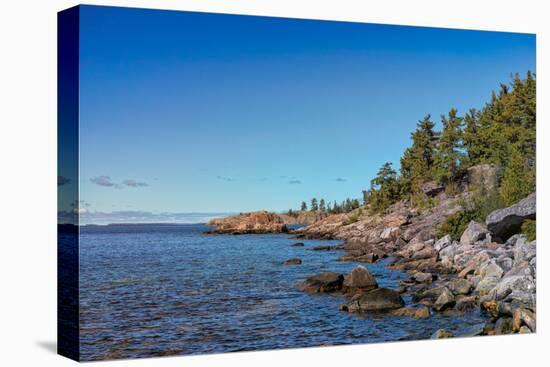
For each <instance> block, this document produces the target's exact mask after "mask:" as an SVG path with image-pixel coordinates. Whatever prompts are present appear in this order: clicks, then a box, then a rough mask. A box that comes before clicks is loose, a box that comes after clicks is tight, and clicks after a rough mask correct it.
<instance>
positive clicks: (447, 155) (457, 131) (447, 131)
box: [434, 108, 464, 185]
mask: <svg viewBox="0 0 550 367" xmlns="http://www.w3.org/2000/svg"><path fill="white" fill-rule="evenodd" d="M463 121H464V119H463V118H462V117H459V116H458V113H457V110H456V109H454V108H452V109H451V110H450V111H449V115H448V116H441V123H442V125H443V131H442V133H441V137H440V138H439V141H438V144H437V151H436V156H435V162H434V163H435V172H434V173H435V178H436V179H437V180H438V181H439V183H442V184H444V185H448V184H450V183H452V182H454V181H455V180H457V179H458V178H459V177H460V175H461V173H462V169H463V160H464V151H463V149H462V144H463V143H462V135H463V132H462V126H463Z"/></svg>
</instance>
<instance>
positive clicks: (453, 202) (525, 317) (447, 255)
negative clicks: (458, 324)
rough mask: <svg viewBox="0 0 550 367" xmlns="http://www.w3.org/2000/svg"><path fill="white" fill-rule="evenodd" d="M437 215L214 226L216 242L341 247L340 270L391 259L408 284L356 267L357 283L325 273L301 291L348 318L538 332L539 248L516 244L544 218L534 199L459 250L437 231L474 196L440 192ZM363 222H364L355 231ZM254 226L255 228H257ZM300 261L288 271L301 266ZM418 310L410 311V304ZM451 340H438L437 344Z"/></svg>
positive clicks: (402, 208)
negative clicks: (437, 316) (388, 317)
mask: <svg viewBox="0 0 550 367" xmlns="http://www.w3.org/2000/svg"><path fill="white" fill-rule="evenodd" d="M433 193H434V195H435V196H437V205H435V206H434V207H433V208H431V209H430V210H428V211H425V212H423V213H421V212H418V211H417V210H415V209H414V208H411V207H410V206H409V205H408V204H407V203H405V202H400V203H397V204H395V205H393V206H392V207H391V208H389V209H388V211H387V212H386V214H385V215H383V216H370V215H367V214H362V213H348V214H334V215H330V216H326V217H324V218H321V219H320V220H317V221H316V222H314V223H313V224H310V225H308V226H307V227H303V228H300V229H297V230H291V229H289V228H288V227H287V225H286V223H285V221H284V220H283V219H282V218H281V217H280V216H278V215H276V214H272V215H270V214H271V213H267V212H259V213H251V214H248V215H245V216H242V215H241V216H239V217H233V218H231V219H227V218H226V219H224V220H221V221H212V222H211V223H212V224H213V225H218V226H219V227H218V228H217V229H215V230H213V231H211V233H231V234H240V233H286V232H289V233H292V234H293V235H294V236H295V237H297V238H306V239H338V240H342V241H343V245H341V246H321V247H323V248H319V250H334V249H342V248H343V249H344V250H345V251H346V255H345V256H342V257H340V259H339V260H340V261H350V262H363V263H373V262H376V261H378V260H379V259H382V258H387V257H391V258H392V261H391V263H390V264H389V265H388V267H390V268H392V269H396V270H401V271H404V272H406V273H407V274H409V279H408V280H405V281H402V282H401V283H400V285H399V287H397V288H395V289H388V288H379V287H378V284H377V282H376V279H374V277H373V276H372V275H371V274H370V272H369V270H368V269H367V268H366V267H364V266H362V265H358V266H357V267H356V268H355V269H354V270H353V271H352V272H351V273H350V274H347V275H344V274H337V273H321V274H318V275H312V276H311V277H309V278H307V279H306V280H305V281H304V282H302V283H301V284H299V288H300V289H301V290H303V291H305V292H309V293H334V292H339V293H341V294H342V295H343V296H344V297H345V300H346V301H345V302H344V303H343V304H342V305H341V307H340V310H341V311H343V312H387V313H389V314H392V315H396V316H410V317H417V318H427V317H430V315H432V314H434V313H442V314H444V315H461V314H464V313H465V312H471V311H473V310H481V312H483V313H484V314H485V315H486V316H487V322H486V323H485V325H480V326H479V327H478V328H477V329H476V330H472V331H471V333H470V334H468V335H501V334H511V333H529V332H535V331H536V241H528V240H527V239H526V237H525V236H524V235H522V234H518V232H519V227H520V225H521V223H522V222H523V221H525V220H527V219H533V218H535V217H536V194H535V193H532V194H531V195H529V196H528V197H526V198H525V199H523V200H521V201H520V202H519V203H517V204H515V205H512V206H510V207H508V208H504V209H499V210H496V211H494V212H492V213H490V214H489V215H488V216H487V218H486V221H485V223H477V222H474V221H472V222H470V223H469V225H468V226H467V228H466V230H465V231H464V232H463V233H462V235H461V236H460V239H459V240H456V241H453V240H452V238H451V236H450V235H444V236H442V237H438V234H437V228H438V226H439V225H440V224H441V223H443V222H444V221H445V219H446V218H448V217H449V216H451V215H453V214H455V213H457V212H458V211H460V210H462V208H461V207H460V202H461V200H463V199H464V198H465V197H466V198H467V195H468V192H467V191H466V190H465V191H464V192H463V193H462V194H461V195H458V196H456V197H453V198H448V197H446V195H445V193H444V192H442V191H440V190H434V191H433ZM353 216H355V217H356V221H354V222H353V223H350V218H351V217H353ZM254 220H256V222H254V223H253V222H252V221H254ZM298 260H299V259H290V260H289V261H288V263H287V264H294V265H299V264H300V263H301V261H298ZM404 295H407V296H410V297H411V299H412V302H413V305H412V306H408V307H405V303H404V301H403V298H402V297H403V296H404ZM452 336H453V335H452V334H451V333H450V332H449V331H447V330H438V331H437V332H436V333H434V335H433V336H432V337H433V338H447V337H452Z"/></svg>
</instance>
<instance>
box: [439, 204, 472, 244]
mask: <svg viewBox="0 0 550 367" xmlns="http://www.w3.org/2000/svg"><path fill="white" fill-rule="evenodd" d="M474 217H475V215H474V214H473V213H471V212H462V211H461V212H458V213H456V214H454V215H451V216H450V217H448V218H447V219H446V220H445V222H443V224H441V225H440V226H439V228H437V237H443V236H445V235H448V234H449V235H451V238H452V239H453V241H458V240H460V236H462V233H463V232H464V230H465V229H466V227H467V226H468V223H470V221H472V220H475V219H474Z"/></svg>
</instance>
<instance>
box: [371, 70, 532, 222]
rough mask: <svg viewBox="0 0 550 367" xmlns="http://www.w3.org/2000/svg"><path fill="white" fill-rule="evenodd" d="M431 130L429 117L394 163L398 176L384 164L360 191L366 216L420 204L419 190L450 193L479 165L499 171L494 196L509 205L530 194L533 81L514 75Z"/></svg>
mask: <svg viewBox="0 0 550 367" xmlns="http://www.w3.org/2000/svg"><path fill="white" fill-rule="evenodd" d="M441 125H442V130H441V131H436V130H435V124H434V122H433V121H432V119H431V116H430V115H427V116H426V117H424V118H423V119H422V120H420V121H419V122H418V124H417V127H416V130H415V131H414V132H413V133H412V134H411V141H412V144H411V146H410V147H409V148H407V149H406V150H405V152H404V153H403V156H402V157H401V160H400V164H401V166H400V169H399V173H398V172H397V171H396V170H395V169H393V168H392V164H391V163H390V162H386V163H384V164H383V165H382V167H381V168H380V170H379V171H378V174H377V175H376V177H375V178H374V179H373V180H372V181H371V188H370V190H365V191H363V201H364V204H365V205H368V206H369V208H370V211H371V212H372V213H382V212H384V210H386V209H387V208H388V207H389V206H390V205H391V204H393V203H395V202H397V201H398V200H402V199H409V200H411V202H412V203H413V204H414V205H418V206H420V205H422V204H423V203H424V202H425V201H426V197H425V196H424V195H423V194H422V190H421V188H422V185H423V184H425V183H426V182H428V181H436V182H437V183H439V184H442V185H444V186H445V187H446V188H451V189H452V188H453V187H454V185H455V184H456V183H457V181H458V180H460V178H461V177H463V175H464V173H465V172H466V170H467V169H468V168H469V167H472V166H474V165H477V164H481V163H493V164H497V165H498V166H500V167H501V168H502V169H503V172H504V173H503V176H502V181H501V182H500V188H499V194H500V197H501V200H502V203H503V204H504V205H510V204H513V203H515V202H517V201H518V200H520V199H522V198H523V197H525V196H527V194H529V193H530V192H532V191H534V189H535V166H536V158H535V153H536V79H535V75H534V74H533V73H531V72H527V75H526V77H525V78H524V79H521V78H520V76H519V75H518V74H516V75H514V76H513V77H512V82H511V83H510V84H509V85H506V84H501V85H500V90H499V91H498V92H493V93H492V96H491V100H490V101H489V102H488V103H487V104H486V105H485V106H484V107H483V108H482V109H481V110H475V109H471V110H470V111H468V112H467V113H466V114H465V115H464V116H460V115H459V114H458V111H457V110H456V109H455V108H452V109H451V110H450V111H449V113H448V114H447V115H443V116H441Z"/></svg>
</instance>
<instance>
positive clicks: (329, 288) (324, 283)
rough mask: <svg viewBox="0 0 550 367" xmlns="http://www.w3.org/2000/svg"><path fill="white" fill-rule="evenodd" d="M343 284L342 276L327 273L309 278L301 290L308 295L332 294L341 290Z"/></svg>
mask: <svg viewBox="0 0 550 367" xmlns="http://www.w3.org/2000/svg"><path fill="white" fill-rule="evenodd" d="M343 283H344V276H343V275H342V274H338V273H332V272H326V273H321V274H317V275H314V276H311V277H309V278H307V279H306V280H305V281H304V282H302V283H301V284H300V285H299V288H300V289H301V290H303V291H305V292H308V293H330V292H336V291H339V290H341V289H342V284H343Z"/></svg>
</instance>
